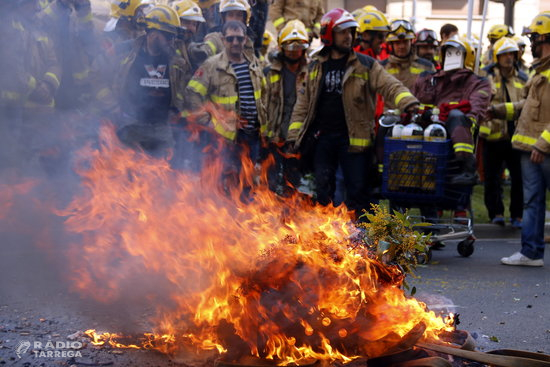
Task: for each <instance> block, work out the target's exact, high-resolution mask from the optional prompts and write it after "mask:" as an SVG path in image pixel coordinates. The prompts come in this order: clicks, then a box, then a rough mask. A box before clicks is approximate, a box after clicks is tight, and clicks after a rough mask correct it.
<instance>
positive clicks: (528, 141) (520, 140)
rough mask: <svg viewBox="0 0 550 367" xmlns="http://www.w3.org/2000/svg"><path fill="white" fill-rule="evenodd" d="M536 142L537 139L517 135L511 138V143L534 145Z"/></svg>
mask: <svg viewBox="0 0 550 367" xmlns="http://www.w3.org/2000/svg"><path fill="white" fill-rule="evenodd" d="M536 142H537V139H535V138H532V137H530V136H525V135H519V134H514V136H512V143H522V144H527V145H535V143H536Z"/></svg>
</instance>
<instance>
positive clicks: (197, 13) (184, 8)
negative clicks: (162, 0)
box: [172, 0, 206, 22]
mask: <svg viewBox="0 0 550 367" xmlns="http://www.w3.org/2000/svg"><path fill="white" fill-rule="evenodd" d="M172 6H173V7H174V9H175V10H176V13H178V16H179V17H180V19H186V20H192V21H195V22H206V20H205V19H204V17H203V16H202V11H201V8H200V7H199V6H198V5H197V3H195V2H194V1H193V0H180V1H178V2H176V3H174V4H172Z"/></svg>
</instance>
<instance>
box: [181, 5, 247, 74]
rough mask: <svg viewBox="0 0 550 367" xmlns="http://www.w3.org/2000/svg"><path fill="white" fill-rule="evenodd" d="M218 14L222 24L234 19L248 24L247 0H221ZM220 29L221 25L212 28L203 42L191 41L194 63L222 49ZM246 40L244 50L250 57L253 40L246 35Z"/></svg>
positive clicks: (222, 42) (222, 41)
mask: <svg viewBox="0 0 550 367" xmlns="http://www.w3.org/2000/svg"><path fill="white" fill-rule="evenodd" d="M220 14H221V18H222V24H225V22H227V21H230V20H236V21H239V22H242V23H244V24H245V25H248V21H249V20H250V15H251V10H250V5H249V4H248V1H247V0H222V1H220ZM220 30H221V27H218V28H215V29H213V30H212V32H210V33H208V34H207V35H206V36H205V37H204V42H197V43H192V44H191V45H190V46H189V53H190V56H191V59H192V60H193V62H194V63H195V64H197V65H200V64H202V63H203V62H204V60H206V59H207V58H208V57H210V56H213V55H216V54H219V53H220V52H222V51H223V49H224V44H225V43H224V40H223V35H222V33H221V32H220ZM246 34H247V36H248V34H249V29H248V27H247V33H246ZM246 40H247V43H246V45H245V50H246V51H247V52H248V53H249V54H250V55H249V56H250V57H252V56H253V54H254V44H253V41H252V40H251V39H250V38H249V37H246Z"/></svg>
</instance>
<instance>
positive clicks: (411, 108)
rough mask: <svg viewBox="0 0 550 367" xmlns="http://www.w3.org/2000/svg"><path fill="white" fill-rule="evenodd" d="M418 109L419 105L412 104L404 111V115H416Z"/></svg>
mask: <svg viewBox="0 0 550 367" xmlns="http://www.w3.org/2000/svg"><path fill="white" fill-rule="evenodd" d="M419 108H420V103H413V104H411V105H409V106H408V107H407V108H406V109H405V112H406V113H411V114H412V113H418V109H419Z"/></svg>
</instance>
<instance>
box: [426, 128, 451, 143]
mask: <svg viewBox="0 0 550 367" xmlns="http://www.w3.org/2000/svg"><path fill="white" fill-rule="evenodd" d="M424 140H427V141H445V140H447V130H445V128H444V127H443V125H440V124H431V125H429V126H428V127H427V128H426V129H425V130H424Z"/></svg>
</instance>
